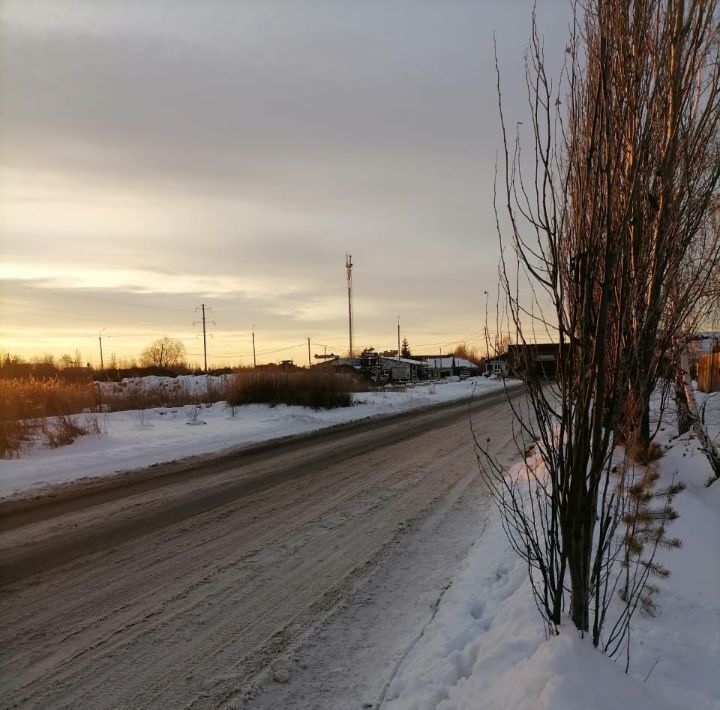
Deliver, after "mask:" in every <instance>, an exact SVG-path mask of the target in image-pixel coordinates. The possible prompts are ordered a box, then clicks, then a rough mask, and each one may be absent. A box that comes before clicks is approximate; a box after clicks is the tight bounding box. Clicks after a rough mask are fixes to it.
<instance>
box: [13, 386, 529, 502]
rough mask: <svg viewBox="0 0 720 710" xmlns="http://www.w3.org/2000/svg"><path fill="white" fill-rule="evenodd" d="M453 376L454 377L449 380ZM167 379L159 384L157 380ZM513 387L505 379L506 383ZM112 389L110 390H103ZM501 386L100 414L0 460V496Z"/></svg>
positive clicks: (428, 388)
mask: <svg viewBox="0 0 720 710" xmlns="http://www.w3.org/2000/svg"><path fill="white" fill-rule="evenodd" d="M144 379H146V380H147V382H145V383H142V382H139V381H135V380H134V381H133V382H131V383H129V385H128V384H126V385H125V386H126V387H127V386H132V387H138V386H143V384H145V385H148V386H152V387H153V388H158V387H159V386H160V385H162V384H163V383H165V384H166V385H167V387H169V388H172V387H176V386H181V387H183V388H185V389H186V390H188V391H192V392H197V391H201V390H202V388H204V387H205V378H204V377H197V378H196V377H193V376H187V377H184V378H177V379H175V380H173V379H170V378H157V377H154V378H144ZM454 379H457V378H454ZM165 381H167V382H165ZM517 384H518V382H516V381H510V380H509V381H507V385H508V386H515V385H517ZM108 386H112V385H108ZM502 387H503V383H502V382H498V381H495V380H489V379H486V378H484V377H474V378H470V379H467V380H464V381H449V380H444V381H442V382H439V383H436V384H421V385H417V386H414V387H407V388H406V389H405V390H404V391H400V390H392V389H385V390H382V391H375V392H362V393H358V394H355V395H354V396H353V397H354V405H353V406H352V407H346V408H339V409H332V410H324V411H313V410H311V409H305V408H303V407H287V406H284V405H283V406H278V407H275V408H273V407H269V406H267V405H246V406H243V407H238V408H237V409H236V412H235V416H233V415H232V413H231V411H230V410H229V409H228V408H227V407H226V405H225V403H224V402H217V403H215V404H213V405H208V406H205V405H202V406H201V407H196V406H192V405H187V406H184V407H172V408H164V407H163V408H154V409H145V410H133V411H124V412H112V413H109V414H101V415H81V419H82V417H83V416H93V417H97V418H98V423H99V425H100V428H101V431H102V433H101V434H100V435H89V436H83V437H81V438H79V439H77V440H76V441H75V442H73V443H72V444H71V445H69V446H64V447H62V448H58V449H47V448H41V447H39V446H36V447H34V448H33V449H31V450H30V451H29V452H28V453H27V454H25V455H23V456H22V457H20V458H18V459H12V460H0V498H2V497H8V496H11V495H15V494H17V493H20V492H22V491H28V490H32V489H37V488H41V487H45V486H48V485H54V484H60V483H67V482H68V481H72V480H75V479H79V478H86V477H93V476H107V475H112V474H114V473H118V472H121V471H128V470H132V469H136V468H141V467H144V466H149V465H152V464H155V463H162V462H166V461H173V460H176V459H179V458H183V457H186V456H194V455H199V454H206V453H217V452H219V451H222V450H224V449H228V448H231V447H235V446H240V445H247V444H253V443H258V442H262V441H268V440H270V439H274V438H277V437H283V436H289V435H292V434H302V433H306V432H310V431H314V430H317V429H322V428H325V427H329V426H333V425H335V424H342V423H346V422H350V421H356V420H359V419H364V418H366V417H372V416H377V415H383V414H393V413H400V412H404V411H408V410H411V409H414V408H417V407H422V406H426V405H430V404H434V403H440V402H449V401H452V400H459V399H464V398H467V397H470V396H472V395H473V393H474V394H475V395H476V396H480V395H482V394H485V393H489V392H493V391H497V390H499V389H502Z"/></svg>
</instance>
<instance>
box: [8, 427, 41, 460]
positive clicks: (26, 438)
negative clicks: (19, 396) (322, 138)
mask: <svg viewBox="0 0 720 710" xmlns="http://www.w3.org/2000/svg"><path fill="white" fill-rule="evenodd" d="M34 431H35V424H34V422H33V421H31V420H28V419H0V458H2V459H12V458H17V457H18V456H20V454H21V453H22V452H23V451H24V449H25V448H26V447H27V446H28V444H29V442H30V440H31V439H32V437H33V433H34Z"/></svg>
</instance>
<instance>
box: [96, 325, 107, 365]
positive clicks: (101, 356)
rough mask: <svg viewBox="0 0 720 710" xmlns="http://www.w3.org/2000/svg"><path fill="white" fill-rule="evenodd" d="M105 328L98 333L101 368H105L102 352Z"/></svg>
mask: <svg viewBox="0 0 720 710" xmlns="http://www.w3.org/2000/svg"><path fill="white" fill-rule="evenodd" d="M103 330H105V328H103V329H102V330H101V331H100V333H99V334H98V342H99V343H100V370H102V371H104V370H105V363H104V362H103V353H102V334H103Z"/></svg>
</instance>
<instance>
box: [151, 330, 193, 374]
mask: <svg viewBox="0 0 720 710" xmlns="http://www.w3.org/2000/svg"><path fill="white" fill-rule="evenodd" d="M186 358H187V350H186V349H185V346H184V345H183V344H182V342H180V341H179V340H174V339H173V338H168V336H167V335H166V336H164V337H162V338H159V339H158V340H156V341H155V342H154V343H152V344H151V345H149V346H148V347H146V348H145V350H143V351H142V353H141V354H140V364H141V365H142V366H143V367H177V366H179V365H184V364H185V362H186Z"/></svg>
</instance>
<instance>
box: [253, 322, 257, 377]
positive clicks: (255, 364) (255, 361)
mask: <svg viewBox="0 0 720 710" xmlns="http://www.w3.org/2000/svg"><path fill="white" fill-rule="evenodd" d="M252 343H253V367H257V360H255V323H253V324H252Z"/></svg>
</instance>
